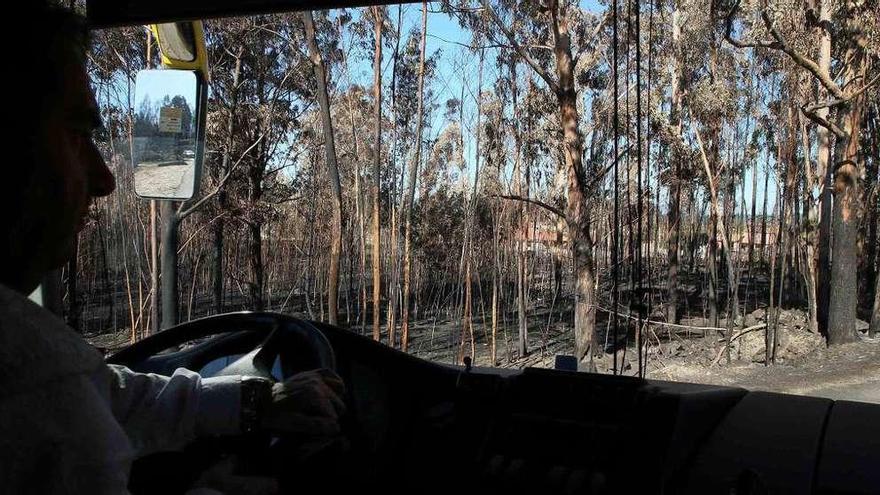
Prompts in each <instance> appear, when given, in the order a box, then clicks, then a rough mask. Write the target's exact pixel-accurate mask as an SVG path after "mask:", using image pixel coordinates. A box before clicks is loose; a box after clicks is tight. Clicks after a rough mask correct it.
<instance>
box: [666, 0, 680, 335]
mask: <svg viewBox="0 0 880 495" xmlns="http://www.w3.org/2000/svg"><path fill="white" fill-rule="evenodd" d="M673 8H674V10H673V12H672V49H673V53H674V55H675V61H674V62H673V64H672V77H671V84H672V93H671V95H672V96H671V101H670V110H669V125H670V126H673V127H674V129H675V131H676V132H677V135H678V136H680V135H681V94H680V91H679V89H680V85H681V82H682V67H681V57H680V50H681V24H680V22H681V21H680V15H679V11H678V7H677V6H675V7H673ZM670 161H671V163H670V164H669V167H670V170H672V172H673V173H672V180H671V182H670V184H669V217H668V218H669V220H668V229H669V237H668V244H667V247H666V253H667V258H668V260H669V267H668V269H667V270H668V271H667V277H666V287H667V289H666V291H667V294H666V300H667V307H666V321H668V322H669V323H673V324H676V323H678V271H679V261H678V253H679V251H680V246H679V239H680V238H681V179H680V176H681V172H680V170H681V163H680V162H681V158H680V156H679V153H678V151H677V148H676V146H672V147H671V150H670Z"/></svg>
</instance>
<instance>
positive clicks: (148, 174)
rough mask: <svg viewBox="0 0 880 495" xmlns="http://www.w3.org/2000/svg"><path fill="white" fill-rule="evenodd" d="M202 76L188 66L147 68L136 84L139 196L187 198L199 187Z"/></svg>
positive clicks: (172, 198)
mask: <svg viewBox="0 0 880 495" xmlns="http://www.w3.org/2000/svg"><path fill="white" fill-rule="evenodd" d="M196 94H197V80H196V75H195V73H193V72H191V71H183V70H145V71H141V72H139V73H138V76H137V82H136V86H135V121H134V132H133V134H134V148H133V155H134V156H133V162H134V167H135V168H134V188H135V192H136V193H137V194H138V196H142V197H145V198H154V199H171V200H185V199H189V198H191V197H192V195H193V193H194V189H195V178H196V177H195V171H196V166H195V161H196V158H197V156H196V155H197V151H198V139H197V134H196V132H197V129H196V127H197V125H196V112H197V109H196Z"/></svg>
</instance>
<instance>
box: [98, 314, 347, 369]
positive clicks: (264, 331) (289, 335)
mask: <svg viewBox="0 0 880 495" xmlns="http://www.w3.org/2000/svg"><path fill="white" fill-rule="evenodd" d="M199 339H205V340H203V341H201V342H198V343H196V344H192V345H189V346H187V347H186V348H183V349H178V350H176V351H172V352H163V351H167V350H168V349H173V348H175V347H179V346H181V345H183V344H186V343H190V342H192V341H194V340H199ZM212 351H213V352H212ZM241 351H244V352H243V354H244V355H243V356H242V357H241V358H239V359H238V360H237V361H236V362H234V363H232V364H230V365H228V366H226V367H225V368H224V369H222V370H220V371H219V372H218V373H216V374H215V375H216V376H219V375H233V374H247V375H255V376H262V377H266V378H272V379H274V378H275V377H273V376H272V375H271V369H272V364H274V360H275V358H278V357H279V356H280V355H282V354H288V355H295V356H297V357H298V358H301V359H304V361H305V362H302V363H293V362H292V360H291V359H288V360H285V359H282V360H281V364H282V367H283V368H284V369H285V370H286V372H284V373H282V376H283V377H284V378H286V377H288V376H290V375H292V374H293V373H294V372H297V371H305V370H308V369H317V368H327V369H330V370H334V371H335V369H336V355H335V352H334V351H333V347H332V345H331V344H330V341H329V340H328V339H327V337H326V336H325V335H324V334H323V332H321V331H320V330H319V329H318V328H317V327H315V326H314V325H312V324H311V323H310V322H308V321H306V320H301V319H299V318H295V317H293V316H288V315H283V314H279V313H272V312H250V311H242V312H235V313H224V314H221V315H213V316H207V317H204V318H199V319H197V320H192V321H189V322H186V323H183V324H180V325H177V326H175V327H172V328H169V329H167V330H163V331H161V332H159V333H157V334H155V335H151V336H149V337H147V338H146V339H144V340H141V341H139V342H137V343H135V344H132V345H131V346H129V347H126V348H125V349H122V350H120V351H119V352H116V353H114V354H113V355H111V356H110V357H108V358H107V362H108V363H111V364H121V365H125V366H128V367H129V368H131V369H132V370H134V371H139V372H147V373H158V374H165V375H170V374H172V373H173V372H174V370H175V369H177V368H180V367H183V368H187V369H191V370H193V371H196V372H198V371H199V370H201V369H202V367H203V366H204V365H205V364H207V363H208V362H210V361H211V360H213V359H217V358H219V357H223V356H224V355H225V356H229V355H234V354H241V353H242V352H241ZM267 365H268V366H267Z"/></svg>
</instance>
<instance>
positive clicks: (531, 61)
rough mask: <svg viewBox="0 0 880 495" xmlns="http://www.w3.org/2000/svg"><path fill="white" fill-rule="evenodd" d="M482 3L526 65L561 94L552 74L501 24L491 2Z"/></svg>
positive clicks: (486, 0)
mask: <svg viewBox="0 0 880 495" xmlns="http://www.w3.org/2000/svg"><path fill="white" fill-rule="evenodd" d="M481 3H482V4H483V9H484V10H485V11H486V12H487V13H488V14H489V17H491V18H492V21H493V22H494V23H495V25H496V26H498V29H500V30H501V32H502V33H504V36H506V37H507V41H509V42H510V44H511V45H512V46H513V48H514V50H516V52H517V53H519V56H520V57H522V58H523V60H525V61H526V63H527V64H529V65H530V66H531V67H532V69H534V71H535V73H537V74H538V76H540V77H541V79H543V80H544V82H546V83H547V86H549V87H550V89H552V90H553V92H554V93H559V84H557V82H556V81H555V80H554V79H553V78H552V77H551V76H550V74H548V73H547V71H545V70H544V68H543V67H541V66H540V65H538V62H536V61H535V59H533V58H532V56H531V55H529V52H527V51H526V50H525V49H524V48H523V47H522V46H521V45H520V44H519V43H518V42H517V41H516V37H515V36H514V35H513V33H512V32H511V31H510V30H509V29H507V26H505V25H504V23H503V22H501V19H499V18H498V14H496V13H495V10H494V9H493V8H492V7H491V6H490V5H489V0H481Z"/></svg>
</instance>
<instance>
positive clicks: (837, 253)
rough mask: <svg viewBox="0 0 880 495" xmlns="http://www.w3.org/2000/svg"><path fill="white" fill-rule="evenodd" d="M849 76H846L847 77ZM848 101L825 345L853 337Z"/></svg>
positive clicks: (853, 188) (853, 135) (856, 124)
mask: <svg viewBox="0 0 880 495" xmlns="http://www.w3.org/2000/svg"><path fill="white" fill-rule="evenodd" d="M847 79H850V78H847ZM856 100H857V101H855V102H853V103H851V105H852V108H851V109H850V110H848V111H846V115H845V116H844V117H843V122H844V132H845V133H846V135H847V136H848V139H841V140H838V141H839V142H840V143H839V144H841V146H840V147H841V150H840V156H841V159H840V160H839V161H838V162H837V164H836V166H835V170H834V207H833V208H832V216H833V227H832V228H833V236H832V238H833V244H832V250H833V251H832V252H833V253H834V254H833V259H832V263H831V280H830V285H831V298H830V300H829V306H828V344H829V345H836V344H843V343H846V342H852V341H854V340H855V339H856V329H855V328H856V305H857V301H858V258H857V247H856V244H857V242H858V231H859V215H858V213H859V212H860V211H861V205H860V203H861V191H860V190H859V165H858V163H859V162H858V160H859V149H858V145H859V128H860V124H861V112H860V111H859V105H860V102H861V97H859V98H857V99H856Z"/></svg>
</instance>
